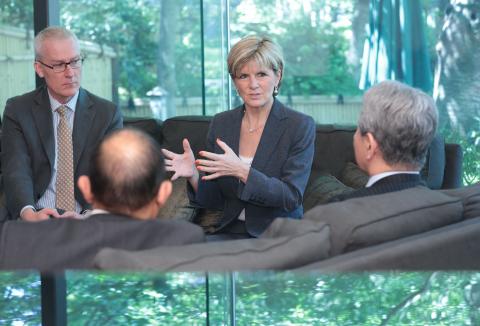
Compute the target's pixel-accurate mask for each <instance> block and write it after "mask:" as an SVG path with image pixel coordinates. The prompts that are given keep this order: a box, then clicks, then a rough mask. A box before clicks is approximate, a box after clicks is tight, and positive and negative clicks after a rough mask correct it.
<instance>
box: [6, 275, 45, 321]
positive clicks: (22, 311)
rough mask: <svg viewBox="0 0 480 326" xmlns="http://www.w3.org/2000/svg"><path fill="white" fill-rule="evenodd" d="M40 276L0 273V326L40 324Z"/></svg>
mask: <svg viewBox="0 0 480 326" xmlns="http://www.w3.org/2000/svg"><path fill="white" fill-rule="evenodd" d="M41 320H42V318H41V296H40V276H39V275H38V274H37V273H21V272H5V271H3V272H0V325H40V324H41Z"/></svg>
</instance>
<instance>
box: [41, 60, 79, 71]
mask: <svg viewBox="0 0 480 326" xmlns="http://www.w3.org/2000/svg"><path fill="white" fill-rule="evenodd" d="M83 60H85V59H84V58H78V59H73V60H70V62H61V63H56V64H53V65H47V64H46V63H43V62H42V61H40V60H36V61H37V62H38V63H41V64H42V65H44V66H45V67H47V68H50V69H52V70H53V72H64V71H65V70H67V66H70V68H72V69H78V68H81V67H82V63H83Z"/></svg>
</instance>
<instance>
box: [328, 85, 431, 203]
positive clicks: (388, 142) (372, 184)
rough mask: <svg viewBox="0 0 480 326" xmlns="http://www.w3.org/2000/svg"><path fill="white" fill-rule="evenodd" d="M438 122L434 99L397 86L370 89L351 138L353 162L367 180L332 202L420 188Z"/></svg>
mask: <svg viewBox="0 0 480 326" xmlns="http://www.w3.org/2000/svg"><path fill="white" fill-rule="evenodd" d="M437 122H438V113H437V109H436V107H435V104H434V102H433V99H432V98H431V97H430V96H428V95H427V94H425V93H424V92H422V91H420V90H418V89H415V88H413V87H410V86H408V85H405V84H402V83H400V82H397V81H384V82H381V83H379V84H377V85H375V86H373V87H372V88H370V89H369V90H368V91H367V92H366V93H365V95H364V98H363V109H362V112H361V113H360V118H359V120H358V126H357V130H356V132H355V135H354V137H353V147H354V150H355V160H356V161H357V164H358V165H359V167H360V168H361V169H362V170H364V171H365V172H367V173H368V175H369V176H370V178H369V180H368V182H367V184H366V187H365V188H362V189H358V190H356V191H354V192H352V193H346V194H342V195H339V196H337V197H335V198H333V199H332V201H340V200H345V199H349V198H354V197H364V196H371V195H379V194H383V193H388V192H393V191H399V190H403V189H407V188H412V187H415V186H418V185H421V184H423V182H422V180H421V177H420V169H421V168H422V166H423V164H424V163H425V159H426V155H427V151H428V148H429V146H430V143H431V142H432V140H433V138H434V136H435V133H436V130H437Z"/></svg>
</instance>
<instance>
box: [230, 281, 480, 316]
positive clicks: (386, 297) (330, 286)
mask: <svg viewBox="0 0 480 326" xmlns="http://www.w3.org/2000/svg"><path fill="white" fill-rule="evenodd" d="M237 274H238V275H237V282H236V283H235V285H236V298H235V300H236V307H235V309H236V322H237V324H238V325H475V324H477V323H478V322H479V321H480V319H478V318H479V314H478V306H476V303H474V302H477V301H475V300H476V299H474V298H476V295H477V294H478V293H480V292H479V291H480V286H478V278H479V274H478V273H440V272H434V273H405V272H404V273H398V272H386V273H357V274H353V273H351V274H348V273H343V274H342V273H334V274H330V275H328V274H326V275H318V274H316V273H309V274H302V273H290V272H288V273H265V272H263V273H237Z"/></svg>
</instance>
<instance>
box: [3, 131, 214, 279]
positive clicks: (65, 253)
mask: <svg viewBox="0 0 480 326" xmlns="http://www.w3.org/2000/svg"><path fill="white" fill-rule="evenodd" d="M78 184H79V187H80V189H81V191H82V193H83V195H84V197H85V199H86V200H87V202H88V203H90V204H91V205H92V207H93V210H92V211H90V212H89V213H88V214H86V215H85V219H84V220H81V219H70V218H54V219H49V220H46V221H41V222H38V223H30V222H26V221H7V222H4V223H3V225H2V224H0V244H1V245H0V269H25V268H29V269H31V268H35V269H40V270H47V271H49V270H61V269H72V268H93V267H94V266H93V258H94V256H95V255H96V253H97V252H98V251H99V250H100V249H101V248H104V247H110V248H117V249H124V250H145V249H151V248H154V247H157V246H161V245H182V244H186V243H196V242H202V241H204V238H205V236H204V233H203V230H202V229H201V228H200V227H199V226H197V225H194V224H191V223H188V222H185V221H163V220H158V219H156V216H157V215H158V212H159V210H160V208H161V207H162V206H163V205H164V203H165V202H166V201H167V199H168V197H169V195H170V193H171V190H172V184H171V182H170V181H169V180H168V179H166V173H165V167H164V162H163V156H162V153H161V150H160V147H159V145H158V144H157V143H156V141H155V140H153V139H152V138H150V137H149V136H148V135H146V134H144V133H143V132H141V131H137V130H134V129H122V130H117V131H114V132H112V133H110V134H109V135H108V136H106V138H105V139H104V141H103V142H102V143H101V144H100V146H98V147H97V148H96V149H95V151H94V152H93V155H92V160H91V163H90V168H89V173H88V176H86V175H83V176H81V177H80V178H79V180H78Z"/></svg>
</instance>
